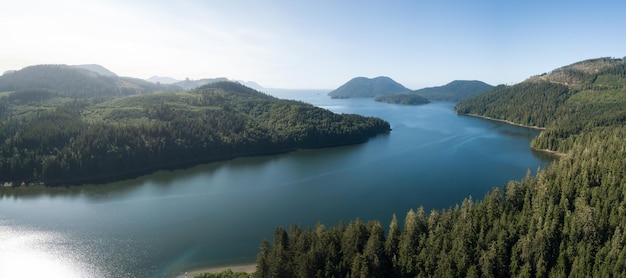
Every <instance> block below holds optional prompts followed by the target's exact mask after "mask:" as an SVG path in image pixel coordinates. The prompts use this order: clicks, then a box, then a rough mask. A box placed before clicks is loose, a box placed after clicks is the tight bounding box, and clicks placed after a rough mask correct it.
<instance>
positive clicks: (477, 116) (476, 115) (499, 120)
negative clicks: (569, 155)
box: [459, 113, 546, 131]
mask: <svg viewBox="0 0 626 278" xmlns="http://www.w3.org/2000/svg"><path fill="white" fill-rule="evenodd" d="M459 115H466V116H470V117H475V118H480V119H485V120H490V121H496V122H501V123H505V124H510V125H514V126H519V127H525V128H530V129H535V130H542V131H543V130H546V128H545V127H540V126H534V125H523V124H518V123H514V122H511V121H507V120H501V119H496V118H492V117H487V116H481V115H478V114H471V113H468V114H459Z"/></svg>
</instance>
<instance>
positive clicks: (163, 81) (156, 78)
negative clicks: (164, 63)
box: [146, 75, 180, 84]
mask: <svg viewBox="0 0 626 278" xmlns="http://www.w3.org/2000/svg"><path fill="white" fill-rule="evenodd" d="M146 81H149V82H152V83H161V84H174V83H176V82H180V80H178V79H174V78H171V77H167V76H163V77H162V76H156V75H154V76H152V77H150V78H148V79H146Z"/></svg>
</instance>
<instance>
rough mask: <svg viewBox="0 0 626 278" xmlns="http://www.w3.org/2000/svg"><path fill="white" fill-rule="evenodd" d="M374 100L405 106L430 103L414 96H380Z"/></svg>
mask: <svg viewBox="0 0 626 278" xmlns="http://www.w3.org/2000/svg"><path fill="white" fill-rule="evenodd" d="M374 100H375V101H378V102H386V103H392V104H406V105H420V104H427V103H430V101H429V100H428V99H427V98H425V97H422V96H419V95H415V94H393V95H380V96H377V97H375V98H374Z"/></svg>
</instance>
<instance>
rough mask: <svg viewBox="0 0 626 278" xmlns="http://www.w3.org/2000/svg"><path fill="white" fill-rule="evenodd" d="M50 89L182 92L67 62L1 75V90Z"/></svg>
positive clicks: (76, 94) (67, 92) (106, 93)
mask: <svg viewBox="0 0 626 278" xmlns="http://www.w3.org/2000/svg"><path fill="white" fill-rule="evenodd" d="M3 91H12V92H22V91H48V92H51V93H54V94H56V95H59V96H66V97H72V98H86V97H110V96H122V95H134V94H146V93H154V92H176V91H182V89H181V88H180V87H178V86H174V85H157V84H153V83H150V82H147V81H144V80H141V79H137V78H130V77H118V76H117V75H113V76H111V75H101V74H99V73H97V72H95V71H92V70H89V69H85V68H80V67H75V66H67V65H37V66H30V67H26V68H23V69H21V70H19V71H15V72H10V73H6V74H3V75H2V76H0V92H3Z"/></svg>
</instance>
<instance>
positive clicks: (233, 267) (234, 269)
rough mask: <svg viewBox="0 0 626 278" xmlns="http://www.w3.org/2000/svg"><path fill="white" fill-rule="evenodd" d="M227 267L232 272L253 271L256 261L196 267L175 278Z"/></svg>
mask: <svg viewBox="0 0 626 278" xmlns="http://www.w3.org/2000/svg"><path fill="white" fill-rule="evenodd" d="M229 269H230V270H231V271H232V272H245V273H253V272H255V271H256V263H250V264H237V265H229V266H217V267H206V268H197V269H193V270H190V271H187V272H185V273H181V274H179V275H178V276H176V278H192V277H195V276H196V275H200V274H202V273H219V272H223V271H226V270H229ZM185 274H186V275H187V276H186V277H185Z"/></svg>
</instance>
